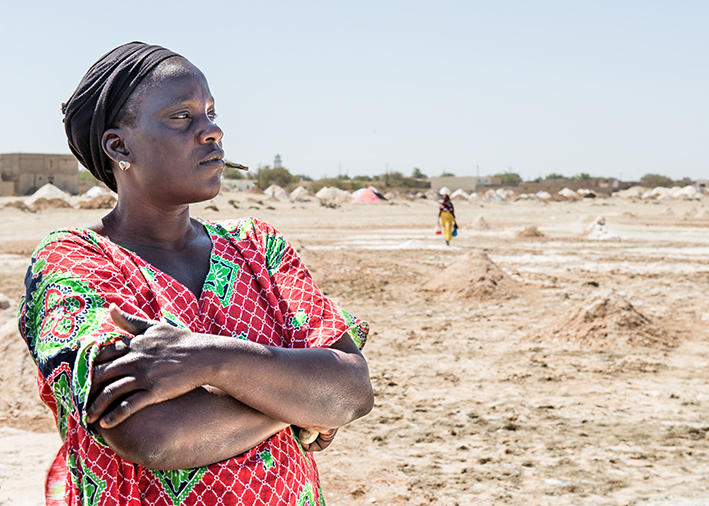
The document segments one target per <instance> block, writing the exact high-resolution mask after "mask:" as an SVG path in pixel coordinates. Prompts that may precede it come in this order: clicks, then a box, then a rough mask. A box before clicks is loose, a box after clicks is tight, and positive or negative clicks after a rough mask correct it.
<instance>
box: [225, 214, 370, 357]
mask: <svg viewBox="0 0 709 506" xmlns="http://www.w3.org/2000/svg"><path fill="white" fill-rule="evenodd" d="M225 226H226V227H227V228H228V229H229V230H230V231H231V233H232V234H233V235H234V238H235V239H236V240H237V241H239V243H241V245H242V247H245V248H249V244H250V245H251V246H253V248H255V249H256V250H257V251H258V253H259V254H257V255H252V256H251V258H250V262H251V264H252V265H251V270H252V271H253V272H254V273H255V274H256V275H257V276H259V277H261V278H267V279H260V283H261V284H262V286H268V288H269V290H270V291H271V292H272V293H273V295H274V299H275V302H276V303H277V304H278V307H279V310H280V313H281V315H282V317H283V325H284V327H285V333H286V337H287V343H286V344H287V345H288V346H289V347H293V348H297V347H309V348H316V347H318V348H326V347H330V346H332V345H333V344H334V343H335V342H336V341H337V340H339V339H340V338H341V337H342V336H343V335H345V334H347V335H349V336H350V337H351V338H352V340H353V341H354V343H355V344H356V345H357V346H358V347H359V348H360V349H361V348H362V347H363V346H364V344H365V342H366V340H367V335H368V333H369V325H368V324H367V322H365V321H363V320H361V319H359V318H357V317H356V316H354V315H353V314H351V313H349V312H347V311H345V310H344V309H341V308H339V307H337V305H335V303H334V302H333V301H332V300H330V299H329V298H328V297H326V296H325V295H324V294H323V293H322V291H321V290H320V289H319V288H318V287H317V285H316V284H315V281H314V280H313V277H312V276H311V274H310V272H309V271H308V269H307V267H306V266H305V264H304V263H303V262H302V261H301V259H300V257H299V256H298V254H297V252H296V251H295V249H294V248H293V246H292V245H291V244H290V243H289V242H288V241H287V240H286V239H285V238H284V237H283V235H282V234H281V233H280V232H278V231H277V230H276V229H275V228H273V227H272V226H271V225H269V224H267V223H265V222H263V221H260V220H258V219H249V220H242V221H239V222H227V223H225ZM244 241H246V243H247V245H246V246H244ZM256 263H261V264H263V265H262V266H259V265H254V264H256Z"/></svg>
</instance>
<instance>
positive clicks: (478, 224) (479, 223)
mask: <svg viewBox="0 0 709 506" xmlns="http://www.w3.org/2000/svg"><path fill="white" fill-rule="evenodd" d="M463 228H468V229H471V230H490V229H491V228H492V225H490V224H489V223H488V222H487V221H486V220H485V218H484V217H482V216H478V217H477V218H475V219H474V220H473V221H472V223H470V224H468V225H466V226H465V227H463Z"/></svg>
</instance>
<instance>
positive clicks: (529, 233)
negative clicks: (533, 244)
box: [516, 225, 546, 239]
mask: <svg viewBox="0 0 709 506" xmlns="http://www.w3.org/2000/svg"><path fill="white" fill-rule="evenodd" d="M516 235H517V237H519V238H523V239H526V238H533V237H546V234H545V233H544V232H540V231H539V229H538V228H537V227H535V226H534V225H527V226H526V227H524V228H523V229H522V230H519V231H518V232H517V234H516Z"/></svg>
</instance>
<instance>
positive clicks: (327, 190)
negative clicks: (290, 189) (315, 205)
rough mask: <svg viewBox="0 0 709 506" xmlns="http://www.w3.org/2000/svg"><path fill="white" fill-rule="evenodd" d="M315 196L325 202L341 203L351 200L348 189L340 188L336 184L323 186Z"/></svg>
mask: <svg viewBox="0 0 709 506" xmlns="http://www.w3.org/2000/svg"><path fill="white" fill-rule="evenodd" d="M315 196H316V197H317V198H319V199H320V200H322V201H326V202H335V203H337V204H343V203H345V202H351V201H352V194H351V193H350V192H348V191H345V190H341V189H339V188H337V187H336V186H330V187H328V186H323V187H322V188H320V190H319V191H318V192H317V193H316V194H315Z"/></svg>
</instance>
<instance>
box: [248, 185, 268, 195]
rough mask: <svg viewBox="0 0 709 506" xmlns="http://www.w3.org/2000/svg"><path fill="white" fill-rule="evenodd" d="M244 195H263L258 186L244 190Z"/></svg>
mask: <svg viewBox="0 0 709 506" xmlns="http://www.w3.org/2000/svg"><path fill="white" fill-rule="evenodd" d="M244 193H249V194H251V195H263V194H264V193H263V190H262V189H261V188H259V187H258V186H252V187H251V188H249V189H248V190H245V191H244Z"/></svg>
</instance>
